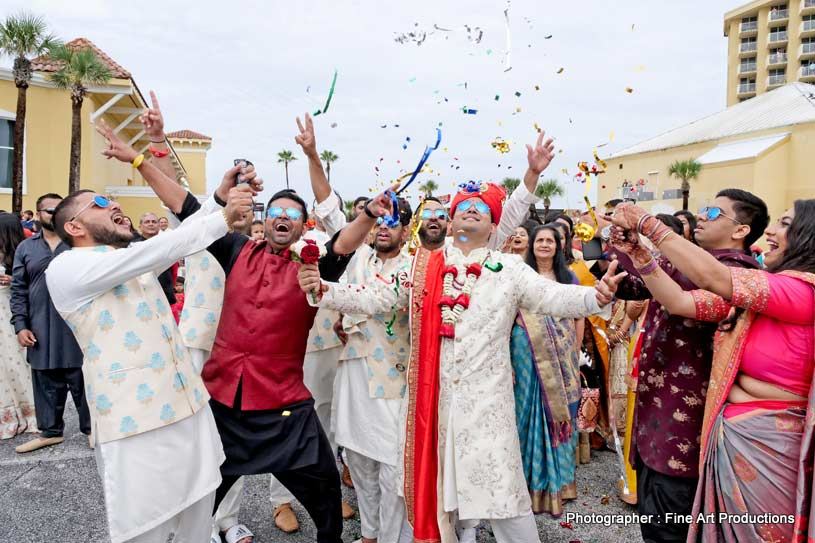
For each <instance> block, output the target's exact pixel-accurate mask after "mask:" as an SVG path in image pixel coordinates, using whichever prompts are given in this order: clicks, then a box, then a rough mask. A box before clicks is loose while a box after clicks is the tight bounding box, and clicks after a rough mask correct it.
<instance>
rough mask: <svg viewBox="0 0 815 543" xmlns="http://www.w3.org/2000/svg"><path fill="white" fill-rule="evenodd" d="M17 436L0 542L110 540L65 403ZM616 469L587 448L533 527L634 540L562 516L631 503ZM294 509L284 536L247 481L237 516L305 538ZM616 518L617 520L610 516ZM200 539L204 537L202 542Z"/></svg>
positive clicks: (0, 499) (276, 538) (353, 531)
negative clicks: (38, 436) (555, 509)
mask: <svg viewBox="0 0 815 543" xmlns="http://www.w3.org/2000/svg"><path fill="white" fill-rule="evenodd" d="M31 437H32V434H23V435H22V436H17V437H16V438H14V439H9V440H5V441H0V542H2V543H6V542H8V543H12V542H14V543H16V542H26V543H40V542H42V543H56V542H60V543H88V542H93V543H103V542H107V541H109V538H108V535H107V522H106V519H105V508H104V501H103V500H104V498H103V494H102V487H101V484H100V479H99V474H98V472H97V470H96V463H95V461H94V458H93V451H91V450H90V449H89V448H88V440H87V438H86V437H85V436H84V435H82V434H81V433H80V432H79V428H78V424H77V417H76V411H75V410H74V408H73V405H72V404H71V403H70V400H69V404H68V406H67V407H66V428H65V438H66V439H65V442H64V443H62V444H61V445H57V446H54V447H49V448H47V449H43V450H40V451H36V452H33V453H29V454H26V455H18V454H17V453H15V452H14V447H16V446H17V445H19V444H21V443H24V442H25V441H27V440H28V439H31ZM618 473H619V469H618V467H617V463H616V457H615V455H614V454H613V453H611V452H608V451H603V452H592V461H591V463H590V464H587V465H584V466H580V467H579V468H578V470H577V487H578V498H577V500H575V501H572V502H570V503H568V504H567V505H566V512H565V514H564V516H563V517H561V518H559V519H553V518H551V517H549V516H548V515H538V516H537V517H536V518H537V522H538V529H539V530H538V531H539V533H540V536H541V541H542V542H543V543H550V542H551V543H570V542H592V543H632V542H633V543H639V542H641V541H642V538H641V537H640V533H639V527H638V526H637V525H636V524H627V525H626V524H618V523H614V522H612V523H611V524H610V525H603V524H597V523H591V522H581V521H580V520H572V522H568V520H569V519H567V517H566V515H567V514H568V513H579V514H582V515H587V514H597V515H625V514H631V513H633V512H634V510H633V508H631V507H630V506H628V505H626V504H624V503H623V502H621V501H620V500H619V499H617V497H616V494H615V484H616V480H617V477H618V475H617V474H618ZM343 494H344V497H345V498H346V500H347V501H348V502H349V503H350V504H351V505H352V506H354V508H356V499H355V496H354V491H353V490H350V489H348V488H345V487H343ZM294 507H295V510H296V511H297V513H298V517H299V518H300V521H301V529H300V531H299V532H297V533H294V534H291V535H287V534H284V533H283V532H281V531H279V530H278V529H277V528H275V526H274V522H273V521H272V508H271V504H270V502H269V476H268V475H256V476H252V477H249V478H248V481H247V484H246V485H245V488H244V497H243V505H242V508H241V514H240V520H241V522H243V523H244V524H246V525H247V526H248V527H249V528H250V529H251V530H252V531H253V532H254V533H255V541H256V542H257V543H271V542H274V543H305V542H313V541H315V533H316V532H315V530H314V525H313V524H312V523H311V521H310V520H309V519H308V517H307V516H306V514H305V511H304V510H303V509H302V507H300V506H299V504H295V506H294ZM610 520H612V521H613V520H616V519H610ZM360 535H361V534H360V527H359V515H357V516H356V517H355V518H354V519H352V520H348V521H345V529H344V531H343V541H345V542H352V541H355V540H356V539H357V538H359V537H360ZM478 541H479V543H486V542H494V541H495V538H494V537H493V536H492V532H491V531H490V528H489V525H488V524H487V523H482V525H481V527H479V531H478ZM203 543H205V542H203Z"/></svg>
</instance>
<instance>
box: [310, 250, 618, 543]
mask: <svg viewBox="0 0 815 543" xmlns="http://www.w3.org/2000/svg"><path fill="white" fill-rule="evenodd" d="M444 250H445V261H446V263H447V264H448V265H455V266H456V267H457V268H458V272H459V275H458V276H459V277H464V270H465V269H466V266H467V265H468V264H470V263H473V262H479V263H482V262H486V263H487V264H489V266H490V267H491V268H493V269H495V270H496V271H491V270H490V269H488V267H487V266H484V268H483V272H482V274H481V277H480V278H479V279H478V280H477V281H476V283H475V285H474V287H473V290H472V296H471V302H470V307H469V309H467V310H466V311H465V312H464V313H463V314H462V316H461V319H460V321H459V322H458V323H457V324H456V338H455V339H443V340H442V345H441V356H440V364H441V368H440V398H439V468H440V479H441V481H442V484H441V495H440V504H442V505H443V509H444V511H445V512H448V513H449V512H453V511H458V516H459V518H460V519H462V520H467V519H510V518H514V517H521V516H526V515H528V514H529V513H530V510H531V502H530V498H529V492H528V490H527V487H526V481H525V479H524V473H523V468H522V463H521V453H520V445H519V440H518V431H517V427H516V424H515V398H514V393H513V382H512V379H513V377H512V365H511V363H510V357H509V336H510V331H511V328H512V324H513V322H514V320H515V316H516V314H517V312H518V309H520V308H525V309H528V310H531V311H537V312H540V313H544V314H549V315H553V316H555V317H562V318H581V317H586V316H589V315H593V314H598V313H607V312H608V310H607V309H605V310H604V309H601V308H600V306H599V305H598V302H597V300H596V297H595V290H594V289H592V288H586V287H580V286H574V285H561V284H559V283H556V282H554V281H550V280H548V279H546V278H544V277H542V276H541V275H539V274H538V273H536V272H535V271H534V270H533V269H532V268H530V267H529V266H527V265H526V264H525V263H524V262H523V260H522V259H521V258H520V257H519V256H517V255H511V254H504V253H501V252H498V251H491V250H488V249H486V248H482V249H477V250H475V251H473V252H471V253H470V254H469V255H467V256H465V255H464V254H463V253H462V252H461V251H460V250H459V249H458V248H456V247H447V248H446V249H444ZM499 268H500V270H499ZM410 294H411V293H410V288H409V287H407V288H398V289H394V288H393V286H392V285H386V284H384V283H381V282H379V283H376V282H375V283H374V284H368V285H366V288H365V289H361V288H359V287H358V286H356V285H338V284H330V285H329V289H328V292H326V293H325V294H324V295H323V298H322V299H321V300H320V302H319V305H320V306H321V307H323V306H324V307H331V308H333V309H337V310H339V311H342V312H346V313H365V314H377V313H384V312H387V311H392V310H393V309H394V308H403V307H407V306H408V304H409V301H410V297H411V296H410ZM413 340H414V341H417V340H418V338H413ZM409 390H410V387H408V395H409ZM406 420H407V414H406V411H405V410H403V412H402V415H401V422H402V424H401V433H402V436H401V437H402V441H404V432H405V423H406ZM402 447H404V443H402ZM400 478H401V479H402V480H403V474H402V476H401V477H400ZM400 486H402V487H403V485H400ZM451 526H452V523H447V524H446V525H443V526H442V527H443V529H442V534H443V539H444V540H445V541H452V539H450V537H454V536H452V535H451V534H450V533H449V528H450V527H451ZM445 531H447V532H448V533H445Z"/></svg>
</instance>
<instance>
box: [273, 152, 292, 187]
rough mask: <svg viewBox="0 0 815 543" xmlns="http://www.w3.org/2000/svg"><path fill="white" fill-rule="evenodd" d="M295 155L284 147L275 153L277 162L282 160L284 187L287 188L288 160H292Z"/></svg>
mask: <svg viewBox="0 0 815 543" xmlns="http://www.w3.org/2000/svg"><path fill="white" fill-rule="evenodd" d="M295 160H297V157H296V156H294V154H293V153H292V152H291V151H286V150H285V149H284V150H282V151H280V152H279V153H277V162H278V163H280V162H282V163H283V165H284V166H285V168H286V189H288V188H289V162H294V161H295Z"/></svg>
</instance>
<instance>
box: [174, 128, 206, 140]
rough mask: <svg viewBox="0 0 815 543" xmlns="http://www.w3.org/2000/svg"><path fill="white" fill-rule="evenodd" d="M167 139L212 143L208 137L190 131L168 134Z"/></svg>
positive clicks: (177, 131)
mask: <svg viewBox="0 0 815 543" xmlns="http://www.w3.org/2000/svg"><path fill="white" fill-rule="evenodd" d="M167 137H168V138H170V139H176V140H207V141H212V138H210V137H209V136H205V135H204V134H201V133H200V132H193V131H192V130H176V131H175V132H170V133H169V134H167Z"/></svg>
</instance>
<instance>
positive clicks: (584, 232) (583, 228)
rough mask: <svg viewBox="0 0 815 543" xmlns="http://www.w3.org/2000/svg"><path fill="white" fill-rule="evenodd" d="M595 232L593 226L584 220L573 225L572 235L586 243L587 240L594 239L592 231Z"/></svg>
mask: <svg viewBox="0 0 815 543" xmlns="http://www.w3.org/2000/svg"><path fill="white" fill-rule="evenodd" d="M595 232H596V230H595V228H594V227H593V226H591V225H588V224H586V223H584V222H581V223H577V224H576V225H574V235H575V236H577V238H578V239H579V240H580V241H583V242H585V243H588V242H589V241H591V240H593V239H594V233H595Z"/></svg>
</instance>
